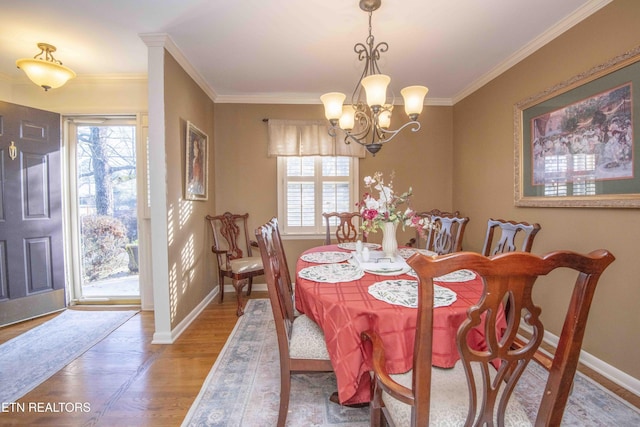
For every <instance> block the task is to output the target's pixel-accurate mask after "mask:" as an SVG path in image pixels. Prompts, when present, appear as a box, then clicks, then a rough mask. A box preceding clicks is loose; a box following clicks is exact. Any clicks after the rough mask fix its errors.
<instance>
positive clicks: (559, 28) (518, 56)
mask: <svg viewBox="0 0 640 427" xmlns="http://www.w3.org/2000/svg"><path fill="white" fill-rule="evenodd" d="M612 1H613V0H591V1H589V2H587V3H585V4H584V5H582V6H581V7H579V8H578V9H576V11H575V12H574V13H572V14H571V15H569V16H567V17H566V18H565V19H563V20H562V21H560V22H558V23H557V24H555V25H553V26H552V27H550V28H549V29H548V30H547V31H545V32H544V33H542V34H541V35H539V36H538V37H536V38H534V39H533V40H531V41H530V42H529V43H527V44H526V45H525V46H523V47H522V48H520V49H519V50H518V51H516V52H515V53H514V54H512V55H511V56H509V57H508V58H507V59H505V60H504V61H502V62H501V63H500V64H498V65H497V66H495V67H494V68H492V69H491V70H490V71H489V72H488V73H486V74H484V75H483V76H481V77H480V78H479V79H477V80H475V81H474V82H472V83H471V84H470V85H468V86H467V87H466V88H464V89H463V90H462V91H460V92H459V93H458V94H456V95H454V97H453V98H452V101H453V105H455V104H456V103H458V102H459V101H462V100H463V99H464V98H466V97H467V96H469V95H471V94H472V93H473V92H475V91H476V90H478V89H480V88H481V87H482V86H484V85H485V84H487V83H489V82H490V81H491V80H493V79H494V78H496V77H498V76H499V75H500V74H502V73H504V72H505V71H507V70H508V69H509V68H511V67H513V66H514V65H516V64H517V63H518V62H520V61H522V60H523V59H525V58H526V57H528V56H529V55H531V54H533V53H534V52H535V51H537V50H538V49H540V48H541V47H543V46H544V45H546V44H547V43H549V42H551V41H552V40H553V39H555V38H556V37H558V36H559V35H561V34H562V33H564V32H565V31H567V30H568V29H570V28H571V27H573V26H575V25H577V24H578V23H580V22H582V21H583V20H585V19H586V18H588V17H589V16H591V15H593V14H594V13H596V12H597V11H599V10H600V9H602V8H603V7H605V6H606V5H608V4H609V3H611V2H612Z"/></svg>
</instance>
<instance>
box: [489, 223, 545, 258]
mask: <svg viewBox="0 0 640 427" xmlns="http://www.w3.org/2000/svg"><path fill="white" fill-rule="evenodd" d="M540 229H541V227H540V224H538V223H534V224H529V223H528V222H516V221H507V220H504V219H493V218H491V219H489V221H487V235H486V237H485V239H484V246H483V249H482V254H483V255H484V256H490V255H496V254H500V253H505V252H514V251H517V250H520V251H522V252H531V247H532V246H533V239H534V238H535V237H536V234H538V231H540ZM497 230H499V234H500V236H499V238H498V239H496V242H495V244H494V237H495V232H496V231H497ZM518 237H519V238H520V239H521V240H522V244H521V245H520V249H518V245H517V243H516V238H518Z"/></svg>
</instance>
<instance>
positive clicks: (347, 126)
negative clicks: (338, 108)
mask: <svg viewBox="0 0 640 427" xmlns="http://www.w3.org/2000/svg"><path fill="white" fill-rule="evenodd" d="M339 123H340V129H344V130H351V129H353V127H354V126H355V124H356V110H355V109H354V108H353V106H351V105H347V106H345V107H344V108H343V109H342V116H340V122H339Z"/></svg>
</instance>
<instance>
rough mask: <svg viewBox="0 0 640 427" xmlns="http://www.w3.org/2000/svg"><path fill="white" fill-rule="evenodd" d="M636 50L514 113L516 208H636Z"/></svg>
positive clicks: (639, 98)
mask: <svg viewBox="0 0 640 427" xmlns="http://www.w3.org/2000/svg"><path fill="white" fill-rule="evenodd" d="M639 106H640V47H638V48H636V49H634V50H632V51H629V52H627V53H625V54H623V55H620V56H618V57H616V58H613V59H612V60H610V61H608V62H606V63H604V64H601V65H599V66H597V67H594V68H592V69H591V70H589V71H587V72H586V73H583V74H579V75H577V76H575V77H573V78H571V79H569V80H567V81H565V82H562V83H560V84H558V85H556V86H554V87H551V88H549V89H547V90H545V91H543V92H541V93H539V94H537V95H535V96H532V97H530V98H527V99H525V100H523V101H521V102H519V103H517V104H516V105H515V106H514V130H515V138H514V139H515V147H514V157H515V159H514V166H515V185H514V186H515V191H514V193H515V197H514V199H515V200H514V202H515V205H516V206H520V207H606V208H640V161H639V160H638V159H637V157H636V155H637V153H639V152H640V151H639V146H640V108H637V107H639Z"/></svg>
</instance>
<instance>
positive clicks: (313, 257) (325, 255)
mask: <svg viewBox="0 0 640 427" xmlns="http://www.w3.org/2000/svg"><path fill="white" fill-rule="evenodd" d="M349 258H351V254H350V253H349V252H339V251H329V252H310V253H308V254H303V255H302V256H300V259H301V260H303V261H306V262H314V263H316V264H334V263H338V262H342V261H346V260H348V259H349Z"/></svg>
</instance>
